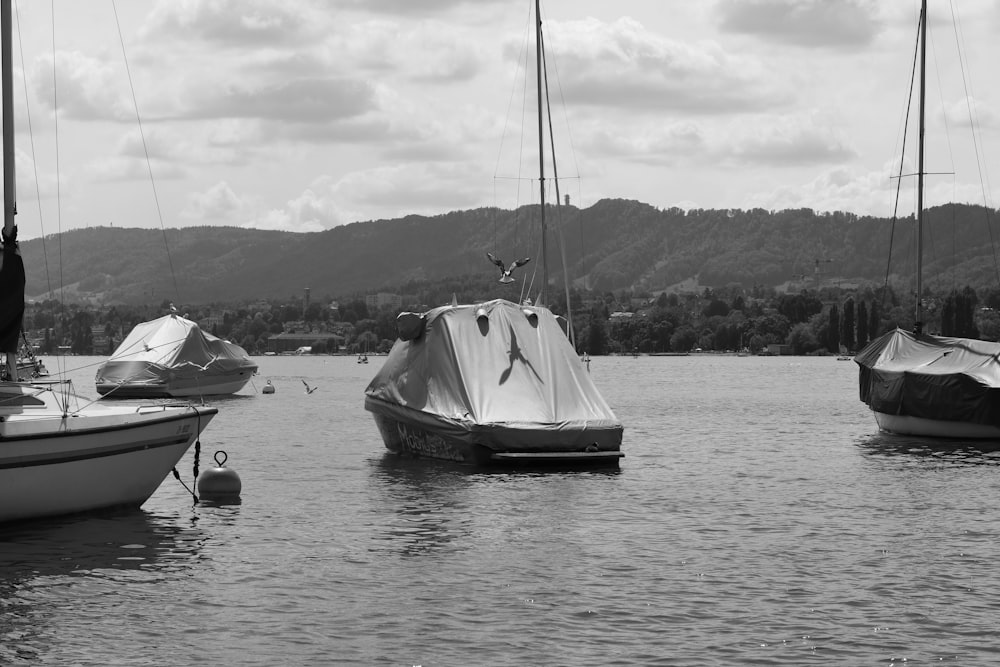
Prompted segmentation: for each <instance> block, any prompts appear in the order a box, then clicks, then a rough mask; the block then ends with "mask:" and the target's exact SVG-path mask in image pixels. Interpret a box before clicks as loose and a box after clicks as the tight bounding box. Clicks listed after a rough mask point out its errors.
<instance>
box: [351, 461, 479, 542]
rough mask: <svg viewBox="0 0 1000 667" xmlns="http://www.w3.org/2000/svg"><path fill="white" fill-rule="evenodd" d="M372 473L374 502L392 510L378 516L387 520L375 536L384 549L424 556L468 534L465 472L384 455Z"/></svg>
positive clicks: (441, 464) (467, 479)
mask: <svg viewBox="0 0 1000 667" xmlns="http://www.w3.org/2000/svg"><path fill="white" fill-rule="evenodd" d="M372 468H373V470H372V475H371V480H372V482H373V484H374V485H375V488H376V491H377V494H376V498H377V499H378V500H379V502H380V503H382V504H383V505H384V507H385V508H386V509H389V510H390V512H389V513H386V512H382V511H380V512H379V515H380V516H381V517H382V520H383V521H385V520H386V517H390V518H389V520H388V522H387V523H386V524H385V525H383V526H380V528H381V530H377V531H375V534H374V539H375V540H376V541H377V543H380V544H384V548H386V549H388V550H390V551H397V552H399V553H400V554H401V555H403V556H417V555H422V554H425V553H427V552H432V551H437V550H440V549H442V548H444V547H447V546H449V545H450V544H452V543H453V542H454V540H455V539H457V538H458V537H459V536H461V535H462V533H463V531H467V525H465V524H466V522H467V521H468V517H467V516H465V517H463V515H462V510H463V500H462V499H463V496H464V493H463V492H464V491H465V490H466V489H467V488H468V485H469V483H470V477H469V468H468V466H462V465H461V464H458V463H454V462H451V461H430V460H423V459H414V458H410V457H403V456H397V455H395V454H391V453H389V452H386V453H385V454H384V455H383V456H382V457H381V458H378V459H374V460H373V461H372ZM380 548H381V547H376V548H375V550H380Z"/></svg>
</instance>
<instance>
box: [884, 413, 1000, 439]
mask: <svg viewBox="0 0 1000 667" xmlns="http://www.w3.org/2000/svg"><path fill="white" fill-rule="evenodd" d="M872 414H874V415H875V422H876V423H877V424H878V427H879V429H880V430H882V431H885V432H886V433H893V434H896V435H912V436H917V437H923V438H957V439H960V440H1000V428H997V427H996V426H991V425H990V424H975V423H972V422H957V421H943V420H940V419H925V418H923V417H911V416H909V415H889V414H886V413H884V412H874V411H873V413H872Z"/></svg>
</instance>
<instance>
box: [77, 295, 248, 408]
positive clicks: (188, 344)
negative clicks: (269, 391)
mask: <svg viewBox="0 0 1000 667" xmlns="http://www.w3.org/2000/svg"><path fill="white" fill-rule="evenodd" d="M256 372H257V364H256V363H254V362H253V360H252V359H250V357H249V355H247V353H246V350H244V349H243V348H242V347H240V346H239V345H236V344H235V343H230V342H229V341H225V340H222V339H221V338H217V337H215V336H213V335H212V334H209V333H205V332H204V331H202V330H201V328H200V327H199V326H198V325H197V324H196V323H194V322H192V321H191V320H188V319H185V318H183V317H181V316H179V315H176V314H173V313H171V314H170V315H166V316H164V317H161V318H159V319H156V320H152V321H150V322H143V323H141V324H138V325H136V327H135V328H134V329H132V332H131V333H130V334H129V335H128V336H127V337H126V338H125V340H124V341H122V344H121V345H119V346H118V349H116V350H115V352H114V354H112V355H111V358H109V359H108V360H107V361H106V362H104V363H103V364H101V366H100V368H98V369H97V378H96V382H97V391H98V393H99V394H101V395H102V396H107V397H108V398H157V397H158V398H184V397H195V396H211V395H224V394H234V393H236V392H238V391H239V390H240V389H242V388H243V387H244V386H245V385H246V383H247V382H249V381H250V378H251V377H252V376H253V375H254V373H256Z"/></svg>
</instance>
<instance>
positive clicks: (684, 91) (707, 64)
mask: <svg viewBox="0 0 1000 667" xmlns="http://www.w3.org/2000/svg"><path fill="white" fill-rule="evenodd" d="M549 33H550V34H551V38H549V39H547V41H546V50H547V52H548V53H550V54H551V55H552V56H553V57H554V58H555V63H556V64H557V67H558V77H559V81H560V82H561V88H560V90H559V92H560V93H562V95H563V96H564V97H565V99H566V101H567V103H572V104H587V105H594V106H602V107H623V108H634V109H640V110H645V111H682V112H701V113H709V114H728V113H737V112H742V111H748V110H760V109H765V108H769V107H772V106H775V105H777V104H781V103H782V102H783V101H784V99H785V96H784V95H783V94H782V93H781V92H780V91H779V90H778V89H776V88H775V87H774V85H773V84H772V83H770V82H769V81H768V79H767V78H766V77H765V72H764V68H763V67H762V66H761V64H760V63H759V62H758V61H757V60H755V59H753V58H750V57H747V56H742V57H741V56H736V55H733V54H730V53H728V52H727V51H726V50H725V49H723V48H722V47H721V46H720V45H719V44H718V43H716V42H711V41H706V42H699V43H687V42H682V41H674V40H671V39H667V38H664V37H661V36H659V35H656V34H654V33H651V32H649V31H648V30H647V29H646V28H645V27H644V26H643V25H642V24H641V23H639V22H638V21H635V20H634V19H631V18H627V17H625V18H620V19H618V20H616V21H614V22H612V23H605V22H601V21H598V20H597V19H593V18H589V19H586V20H583V21H571V22H565V23H563V22H551V23H550V26H549ZM517 48H518V47H516V46H515V45H512V44H508V46H507V47H506V49H505V51H506V53H507V55H508V57H516V55H517V50H516V49H517Z"/></svg>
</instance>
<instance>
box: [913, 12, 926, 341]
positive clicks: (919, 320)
mask: <svg viewBox="0 0 1000 667" xmlns="http://www.w3.org/2000/svg"><path fill="white" fill-rule="evenodd" d="M926 63H927V0H921V3H920V105H919V108H920V127H919V130H918V136H917V303H916V311H915V317H914V322H913V333H915V334H917V335H918V336H919V335H920V333H921V332H922V330H923V327H924V322H923V319H924V309H923V304H922V303H921V301H922V300H923V293H924V286H923V268H924V267H923V265H924V97H925V94H926V91H925V87H926V77H927V74H926V70H927V67H926Z"/></svg>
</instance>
